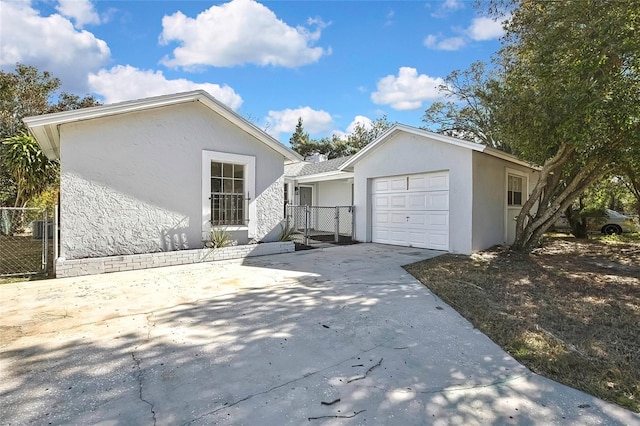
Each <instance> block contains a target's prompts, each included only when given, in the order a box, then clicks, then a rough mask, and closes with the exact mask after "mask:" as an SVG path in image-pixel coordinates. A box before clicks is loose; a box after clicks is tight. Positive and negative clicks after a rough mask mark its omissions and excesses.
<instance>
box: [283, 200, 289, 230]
mask: <svg viewBox="0 0 640 426" xmlns="http://www.w3.org/2000/svg"><path fill="white" fill-rule="evenodd" d="M290 209H291V206H289V205H287V206H285V207H284V219H285V222H284V223H285V225H286V226H287V228H286V229H287V231H288V230H289V210H290Z"/></svg>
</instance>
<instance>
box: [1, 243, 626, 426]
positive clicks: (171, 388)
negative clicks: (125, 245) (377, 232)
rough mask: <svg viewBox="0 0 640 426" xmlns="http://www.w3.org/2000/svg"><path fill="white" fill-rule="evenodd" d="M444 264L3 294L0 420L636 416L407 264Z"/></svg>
mask: <svg viewBox="0 0 640 426" xmlns="http://www.w3.org/2000/svg"><path fill="white" fill-rule="evenodd" d="M435 254H437V253H435V252H431V251H428V250H416V249H403V248H396V247H387V246H379V245H373V244H359V245H354V246H346V247H336V248H331V249H322V250H320V249H318V250H310V251H307V252H299V253H296V254H290V255H279V256H269V257H264V258H254V259H248V260H245V261H244V262H220V263H211V264H201V265H190V266H180V267H171V268H159V269H152V270H146V271H134V272H127V273H117V274H109V275H102V276H94V277H83V278H82V279H80V278H76V279H64V280H50V281H46V282H40V283H21V284H16V285H14V284H11V285H8V286H2V287H0V297H1V298H2V312H1V313H0V314H1V315H0V321H1V322H0V325H1V326H2V327H3V337H2V340H1V341H0V344H1V345H2V347H1V348H0V360H1V362H2V372H1V373H0V380H1V382H0V401H1V402H0V408H1V410H0V423H2V424H25V423H35V424H69V423H74V424H95V423H101V422H102V423H104V424H121V425H125V424H149V425H151V424H158V425H161V424H162V425H165V424H166V425H169V424H171V425H173V424H185V425H186V424H189V425H206V424H260V425H267V424H273V425H282V424H307V423H309V422H311V423H312V424H314V423H316V424H334V423H335V424H344V422H345V421H346V419H351V420H350V424H365V423H366V424H465V425H473V424H488V423H492V424H495V423H499V424H550V423H556V424H597V423H598V422H603V423H607V424H615V423H620V424H623V423H632V422H636V421H638V417H637V416H635V415H634V414H632V413H630V412H628V411H625V410H623V409H621V408H618V407H615V406H613V405H610V404H607V403H604V402H602V401H599V400H597V399H595V398H593V397H591V396H588V395H586V394H583V393H581V392H578V391H575V390H573V389H569V388H566V387H564V386H561V385H559V384H557V383H555V382H551V381H548V380H546V379H543V378H540V377H539V376H536V375H534V374H532V373H531V372H529V371H528V370H527V369H525V368H524V367H522V366H521V365H520V364H518V363H517V362H515V361H514V360H513V359H512V358H511V357H510V356H508V355H507V354H506V353H504V352H503V351H502V350H500V348H498V347H497V346H496V345H495V344H493V342H491V341H490V340H489V339H488V338H486V337H485V336H484V335H482V334H481V333H479V332H478V331H477V330H475V329H473V327H472V326H471V325H470V324H469V323H468V322H467V321H466V320H464V319H463V318H461V317H460V316H459V315H458V314H457V313H456V312H455V311H453V310H452V309H451V308H450V307H448V306H447V305H445V304H444V303H442V302H441V301H440V300H439V299H437V298H436V297H435V296H433V295H432V294H431V293H430V292H429V291H428V290H427V289H426V288H424V287H423V286H422V285H420V284H419V283H418V282H417V281H415V280H414V279H413V278H412V277H411V276H410V275H408V274H407V273H406V272H405V271H404V270H403V269H402V268H401V267H400V265H402V264H406V263H410V262H414V261H418V260H421V259H424V258H427V257H429V256H432V255H435ZM8 304H10V306H5V305H8ZM5 331H6V333H4V332H5Z"/></svg>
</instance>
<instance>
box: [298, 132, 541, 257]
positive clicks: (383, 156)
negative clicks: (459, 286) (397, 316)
mask: <svg viewBox="0 0 640 426" xmlns="http://www.w3.org/2000/svg"><path fill="white" fill-rule="evenodd" d="M538 176H539V173H538V169H537V168H536V167H532V166H531V165H530V164H528V163H526V162H524V161H521V160H519V159H517V158H516V157H514V156H511V155H508V154H505V153H504V152H502V151H498V150H495V149H491V148H489V147H486V146H484V145H481V144H477V143H472V142H467V141H463V140H460V139H456V138H452V137H447V136H443V135H440V134H437V133H432V132H429V131H426V130H422V129H418V128H414V127H410V126H406V125H402V124H396V125H394V126H393V127H392V128H391V129H389V130H388V131H387V132H386V133H384V134H383V135H381V136H380V137H379V138H378V139H377V140H375V141H374V142H372V143H371V144H369V145H368V146H366V147H365V148H364V149H363V150H362V151H360V152H358V153H357V154H356V155H354V156H351V157H344V158H338V159H333V160H329V161H325V162H319V163H309V162H306V163H294V164H290V165H288V166H286V167H285V182H286V185H287V190H286V193H287V197H288V202H289V203H291V204H310V205H320V206H323V205H327V206H333V205H353V206H354V211H355V220H354V223H355V229H354V233H353V234H354V235H353V238H354V239H355V240H357V241H363V242H376V243H384V244H394V245H403V246H411V247H421V248H431V249H437V250H446V251H450V252H453V253H463V254H469V253H471V252H473V251H476V250H482V249H485V248H488V247H491V246H493V245H496V244H505V243H507V244H510V243H512V242H513V239H514V232H515V217H516V216H517V215H518V213H519V212H520V208H521V206H522V204H523V203H524V201H525V200H526V199H527V197H528V195H529V194H530V192H531V190H532V189H533V187H534V186H535V183H536V182H537V179H538Z"/></svg>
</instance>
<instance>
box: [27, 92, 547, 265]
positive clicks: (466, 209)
mask: <svg viewBox="0 0 640 426" xmlns="http://www.w3.org/2000/svg"><path fill="white" fill-rule="evenodd" d="M24 121H25V123H26V124H27V126H28V128H29V130H30V131H31V133H32V134H33V135H34V137H35V138H36V140H37V141H38V143H39V144H40V146H41V148H42V150H43V152H44V153H45V154H46V155H47V157H49V158H51V159H59V160H60V162H61V182H60V185H61V187H60V190H61V191H60V192H61V197H60V198H61V199H60V210H59V211H60V217H59V223H60V244H59V246H60V253H59V256H58V258H57V261H56V266H57V270H58V271H62V272H59V273H58V275H59V276H68V275H81V274H86V273H96V272H110V271H115V270H124V269H136V268H142V267H148V266H162V265H167V264H180V263H191V262H194V261H205V260H207V259H209V260H215V259H210V258H209V257H207V256H209V252H206V250H204V249H203V245H204V240H206V238H207V236H208V235H209V234H210V231H211V229H212V228H214V229H224V230H225V231H226V232H228V233H230V234H231V235H232V237H233V239H235V240H237V242H238V246H237V247H248V246H249V245H252V244H249V245H247V243H252V242H274V241H276V240H277V239H278V236H279V234H280V232H281V231H282V229H283V221H284V217H285V209H283V206H284V205H285V204H286V203H288V204H294V205H312V206H328V207H335V206H352V208H351V207H349V208H348V214H349V217H350V218H351V219H350V220H342V221H341V222H340V220H338V221H336V223H339V225H336V226H335V227H336V229H338V230H340V229H341V228H342V227H343V226H345V227H347V228H348V229H349V232H351V230H352V229H353V239H354V240H357V241H361V242H376V243H383V244H394V245H403V246H411V247H421V248H430V249H437V250H444V251H449V252H453V253H463V254H469V253H471V252H473V251H475V250H481V249H485V248H488V247H490V246H492V245H495V244H504V243H507V244H508V243H511V242H512V241H513V238H514V235H513V234H514V228H515V221H514V218H515V217H516V215H517V214H518V212H519V211H520V208H521V206H522V204H523V203H524V201H525V200H526V199H527V197H528V195H529V193H530V191H531V189H532V188H533V186H534V185H535V183H536V181H537V179H538V174H539V173H538V169H536V168H535V167H532V166H531V165H529V164H528V163H526V162H523V161H521V160H519V159H517V158H515V157H513V156H511V155H508V154H505V153H503V152H501V151H497V150H494V149H491V148H488V147H486V146H484V145H480V144H476V143H471V142H466V141H463V140H459V139H455V138H451V137H447V136H443V135H439V134H436V133H432V132H428V131H425V130H422V129H418V128H414V127H410V126H406V125H402V124H396V125H394V126H393V127H392V128H391V129H389V130H388V131H387V132H386V133H384V134H383V135H381V136H380V137H379V138H378V139H377V140H375V141H373V142H372V143H371V144H369V145H368V146H366V147H365V148H364V149H363V150H361V151H360V152H358V153H357V154H356V155H353V156H351V157H344V158H338V159H333V160H328V161H312V162H309V161H302V158H301V157H300V156H299V155H298V154H297V153H295V152H293V151H292V150H291V149H289V148H288V147H286V146H284V145H283V144H281V143H280V142H278V141H277V140H275V139H274V138H272V137H271V136H269V135H268V134H266V133H265V132H264V131H262V130H260V129H259V128H257V127H256V126H254V125H253V124H251V123H249V122H248V121H247V120H245V119H243V118H242V117H240V116H239V115H238V114H236V113H235V112H234V111H232V110H230V109H229V108H228V107H226V106H224V105H223V104H221V103H220V102H218V101H217V100H215V99H214V98H213V97H211V95H209V94H207V93H206V92H204V91H192V92H186V93H178V94H173V95H164V96H157V97H152V98H147V99H141V100H134V101H127V102H121V103H117V104H111V105H103V106H98V107H93V108H85V109H80V110H74V111H66V112H60V113H54V114H47V115H42V116H37V117H29V118H26V119H25V120H24ZM336 211H337V209H336ZM352 212H353V215H354V216H351V213H352ZM332 226H333V225H332ZM352 227H353V228H352ZM330 229H333V228H331V227H330ZM337 232H338V231H336V233H337ZM273 244H275V243H273ZM252 246H253V247H252V248H250V249H248V250H251V251H254V252H256V253H259V254H266V253H268V250H266V249H265V247H266V246H267V244H258V245H255V244H253V245H252ZM258 246H262V247H258ZM283 247H284V246H283ZM198 250H200V251H198ZM237 250H241V249H237ZM242 250H244V249H242ZM261 250H262V251H261ZM275 250H276V252H277V251H278V250H281V251H291V250H293V244H291V243H288V246H287V247H286V248H282V249H279V248H276V249H275ZM176 253H177V254H176Z"/></svg>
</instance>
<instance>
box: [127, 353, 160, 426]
mask: <svg viewBox="0 0 640 426" xmlns="http://www.w3.org/2000/svg"><path fill="white" fill-rule="evenodd" d="M131 358H132V359H133V362H135V364H136V368H137V370H138V374H137V375H136V379H137V380H138V396H139V398H140V401H142V402H144V403H145V404H147V405H148V406H149V410H150V411H151V416H152V417H153V426H156V421H157V420H156V412H155V411H154V409H153V408H154V407H153V404H152V403H151V402H149V401H147V400H146V399H144V396H143V392H142V390H143V389H142V379H143V377H142V369H141V368H140V360H139V359H137V358H136V354H135V352H131Z"/></svg>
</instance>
